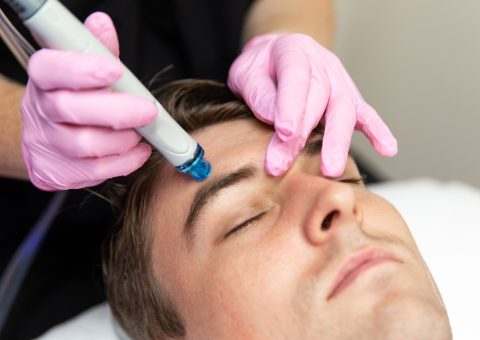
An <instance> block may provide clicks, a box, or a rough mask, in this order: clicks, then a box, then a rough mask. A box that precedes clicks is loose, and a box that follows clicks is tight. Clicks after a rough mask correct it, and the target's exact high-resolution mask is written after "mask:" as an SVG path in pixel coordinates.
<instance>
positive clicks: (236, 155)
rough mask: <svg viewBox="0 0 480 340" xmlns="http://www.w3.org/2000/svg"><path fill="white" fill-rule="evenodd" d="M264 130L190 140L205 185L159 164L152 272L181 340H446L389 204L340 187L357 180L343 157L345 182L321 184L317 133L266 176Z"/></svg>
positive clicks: (426, 278)
mask: <svg viewBox="0 0 480 340" xmlns="http://www.w3.org/2000/svg"><path fill="white" fill-rule="evenodd" d="M272 134H273V132H272V130H270V129H267V128H265V127H262V126H261V125H260V124H259V123H257V122H254V121H250V120H237V121H232V122H226V123H221V124H216V125H212V126H209V127H207V128H205V129H203V130H200V131H199V132H197V133H196V134H195V137H196V139H197V141H198V142H199V143H200V144H201V145H202V146H203V147H204V148H205V150H206V156H207V159H208V160H209V161H210V162H211V164H212V168H213V171H212V174H211V176H210V178H208V180H206V181H205V182H194V181H192V180H191V179H189V178H187V176H182V175H179V174H177V173H176V172H175V170H174V169H171V168H168V167H167V168H166V169H164V171H163V173H162V176H161V180H160V181H159V183H158V184H157V186H158V191H157V194H156V197H155V200H154V203H153V209H152V211H153V216H154V231H153V234H154V238H153V247H152V257H153V266H154V268H153V270H154V275H155V277H156V279H157V281H158V282H160V285H161V286H162V287H163V288H164V289H166V291H167V292H168V293H169V295H170V296H171V297H172V298H173V301H174V303H175V305H176V307H177V310H178V311H179V313H180V315H181V316H182V318H183V320H184V322H185V326H186V330H187V337H188V338H191V339H320V338H321V339H427V338H428V339H438V338H445V339H448V338H450V337H451V336H450V328H449V325H448V318H447V315H446V311H445V309H444V306H443V303H442V301H441V297H440V295H439V293H438V291H437V289H436V286H435V284H434V282H433V280H432V278H431V276H430V273H429V271H428V269H427V267H426V265H425V263H424V261H423V260H422V257H421V255H420V253H419V251H418V249H417V248H416V245H415V242H414V241H413V239H412V236H411V234H410V233H409V230H408V227H407V226H406V225H405V222H404V221H403V219H402V218H401V217H400V215H399V214H398V212H397V211H396V210H395V208H394V207H393V206H391V205H390V204H389V203H388V202H386V201H385V200H383V199H382V198H380V197H378V196H376V195H374V194H373V193H371V192H369V191H368V190H367V189H366V188H365V187H364V186H363V184H359V183H349V179H352V178H356V177H359V173H358V169H357V168H356V166H355V164H354V162H353V160H351V159H349V161H348V164H347V167H346V170H345V173H344V174H343V176H342V177H340V178H335V179H330V178H325V177H323V176H322V174H321V172H320V152H319V150H318V149H319V143H315V142H316V141H318V140H319V136H315V135H313V136H312V137H311V138H310V140H309V142H308V143H307V148H306V150H307V151H305V152H304V153H303V154H302V155H301V156H300V157H299V158H298V159H297V160H296V162H295V163H294V165H293V166H292V168H291V169H290V170H289V171H288V172H287V173H286V174H285V175H284V176H280V177H271V176H268V175H267V174H265V172H264V171H263V161H264V154H265V150H266V147H267V145H268V143H269V141H270V139H271V137H272ZM225 176H227V177H225ZM207 186H208V188H207ZM195 197H196V198H195ZM192 203H193V205H194V206H195V209H193V210H194V211H192V208H191V206H192Z"/></svg>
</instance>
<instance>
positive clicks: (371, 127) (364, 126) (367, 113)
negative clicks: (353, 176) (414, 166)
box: [357, 103, 398, 157]
mask: <svg viewBox="0 0 480 340" xmlns="http://www.w3.org/2000/svg"><path fill="white" fill-rule="evenodd" d="M357 116H358V118H357V120H358V122H357V128H358V129H359V130H361V131H362V132H363V133H364V134H365V136H367V138H368V140H369V141H370V144H372V146H373V147H374V148H375V150H377V152H378V153H379V154H380V155H382V156H386V157H393V156H395V155H396V154H397V152H398V146H397V140H396V139H395V137H394V136H393V134H392V132H391V131H390V129H389V128H388V126H387V125H386V124H385V122H384V121H383V120H382V118H380V116H379V115H378V113H377V111H375V109H374V108H373V107H371V106H370V105H368V104H366V103H364V104H363V105H362V106H361V107H360V108H359V110H358V114H357Z"/></svg>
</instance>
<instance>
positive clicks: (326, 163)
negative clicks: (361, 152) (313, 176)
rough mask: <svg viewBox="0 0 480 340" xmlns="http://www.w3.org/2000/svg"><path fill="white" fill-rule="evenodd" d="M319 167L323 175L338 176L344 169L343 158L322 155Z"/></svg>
mask: <svg viewBox="0 0 480 340" xmlns="http://www.w3.org/2000/svg"><path fill="white" fill-rule="evenodd" d="M320 169H321V171H322V174H323V176H325V177H339V176H341V175H342V174H343V172H344V170H345V160H344V159H343V158H342V157H322V161H321V164H320Z"/></svg>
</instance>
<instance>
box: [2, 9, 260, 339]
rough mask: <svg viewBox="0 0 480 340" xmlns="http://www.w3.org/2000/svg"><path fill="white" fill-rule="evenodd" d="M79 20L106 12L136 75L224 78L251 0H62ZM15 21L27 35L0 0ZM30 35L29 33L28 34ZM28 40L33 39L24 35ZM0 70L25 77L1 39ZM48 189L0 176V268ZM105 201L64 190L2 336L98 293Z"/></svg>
mask: <svg viewBox="0 0 480 340" xmlns="http://www.w3.org/2000/svg"><path fill="white" fill-rule="evenodd" d="M62 2H63V3H64V4H65V6H66V7H67V8H69V9H70V10H71V11H72V12H73V13H74V14H75V15H76V16H77V17H78V18H79V19H80V20H82V21H83V20H85V18H86V17H87V16H88V15H89V14H90V13H92V12H94V11H103V12H106V13H108V14H109V15H110V16H111V17H112V19H113V21H114V23H115V26H116V28H117V31H118V35H119V41H120V58H121V59H122V61H123V62H124V63H125V64H126V65H127V67H128V68H130V69H131V70H132V71H133V73H134V74H136V75H137V77H138V78H139V79H140V80H142V81H145V82H146V81H148V80H149V79H150V78H152V76H154V75H156V74H157V73H158V72H159V71H161V70H163V69H165V68H166V67H168V66H171V65H173V69H170V70H168V71H166V72H165V73H162V74H161V76H160V82H159V83H161V82H166V81H170V80H173V79H179V78H186V77H194V78H209V79H216V80H220V81H225V80H226V77H227V72H228V68H229V67H230V64H231V63H232V61H233V59H234V58H235V56H236V55H237V53H238V50H239V47H240V32H241V27H242V22H243V18H244V16H245V13H246V11H247V9H248V7H249V5H250V3H251V1H249V0H160V1H158V0H157V1H146V0H140V1H139V0H130V1H128V0H103V1H93V0H65V1H62ZM0 4H1V6H2V9H4V11H5V12H7V15H8V16H9V17H10V18H11V19H12V21H13V22H14V23H15V25H16V27H17V28H19V29H20V31H21V32H22V33H23V34H24V35H25V36H28V37H30V35H29V34H28V32H27V31H26V29H24V27H23V26H22V25H21V24H20V23H19V21H18V20H17V18H16V16H15V15H14V14H13V13H12V12H11V11H10V10H9V8H6V5H4V3H3V2H0ZM30 38H31V37H30ZM30 40H31V39H30ZM0 74H3V75H5V76H7V77H9V78H11V79H15V80H17V81H19V82H23V83H25V82H26V79H27V77H26V73H25V72H24V71H23V69H22V68H21V67H20V66H19V65H18V64H17V62H16V60H15V59H14V58H13V56H11V55H10V52H9V51H8V50H7V48H6V46H5V45H4V44H3V42H1V41H0ZM51 197H52V194H51V193H47V192H42V191H40V190H38V189H36V188H35V187H33V186H32V185H31V184H30V183H28V182H23V181H15V180H9V179H0V214H1V215H0V216H1V217H0V221H1V222H0V271H2V272H3V269H4V268H5V266H6V264H7V262H8V260H9V258H10V257H11V256H12V254H13V252H14V251H15V249H16V248H17V247H18V245H19V243H20V242H21V241H22V239H23V238H24V237H25V235H26V233H27V232H28V231H29V229H30V228H31V227H32V226H33V224H34V223H35V222H36V220H37V219H38V217H39V215H40V214H41V212H42V211H43V209H44V208H45V206H46V204H47V202H48V201H49V199H50V198H51ZM112 221H113V216H112V212H111V209H110V208H109V206H108V204H107V203H105V202H103V201H102V200H101V199H99V198H97V197H95V196H92V195H90V194H88V192H87V191H86V190H75V191H71V192H70V193H69V198H68V200H67V202H66V203H65V204H64V206H63V208H62V209H61V212H60V214H59V216H58V217H57V218H56V220H55V223H54V225H53V226H52V228H51V230H50V232H49V234H48V236H47V238H46V240H45V242H44V244H43V245H42V246H41V249H40V253H39V254H38V256H37V259H36V260H35V262H34V264H33V267H32V269H31V271H30V273H29V275H28V277H27V279H26V281H25V283H24V285H23V287H22V289H21V291H20V294H19V296H18V298H17V300H16V302H15V305H14V308H13V310H12V313H11V314H10V318H9V320H8V322H7V327H6V329H5V330H4V332H3V333H2V334H0V339H9V340H12V339H30V338H32V337H35V336H38V335H40V334H41V333H42V332H44V331H45V330H46V329H48V328H50V327H51V326H53V325H54V324H56V323H58V322H61V321H63V320H65V319H68V318H70V317H72V316H73V315H75V314H77V313H78V312H80V311H82V310H84V309H85V308H87V307H88V306H90V305H93V304H95V303H98V302H100V301H102V300H103V299H104V294H103V290H102V284H101V277H100V270H99V266H100V259H99V248H100V243H101V241H102V239H103V237H104V235H105V231H106V229H107V228H108V226H109V225H111V224H112Z"/></svg>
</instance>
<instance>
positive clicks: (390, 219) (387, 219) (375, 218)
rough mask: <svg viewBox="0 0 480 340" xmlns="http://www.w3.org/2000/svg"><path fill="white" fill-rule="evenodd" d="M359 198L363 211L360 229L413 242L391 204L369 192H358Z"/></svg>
mask: <svg viewBox="0 0 480 340" xmlns="http://www.w3.org/2000/svg"><path fill="white" fill-rule="evenodd" d="M361 196H363V197H361ZM359 198H360V199H359V200H358V201H359V202H360V203H359V204H360V205H361V208H362V213H363V223H362V229H363V231H364V232H365V233H366V234H368V235H370V236H373V237H378V238H387V239H396V240H401V241H402V242H403V243H407V244H409V245H412V244H415V242H414V240H413V237H412V235H411V233H410V230H409V228H408V226H407V225H406V223H405V221H404V220H403V218H402V216H401V215H400V214H399V212H398V211H397V210H396V209H395V207H394V206H393V205H391V204H390V203H389V202H387V201H386V200H385V199H383V198H381V197H380V196H377V195H374V194H372V193H370V192H365V193H360V194H359Z"/></svg>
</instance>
